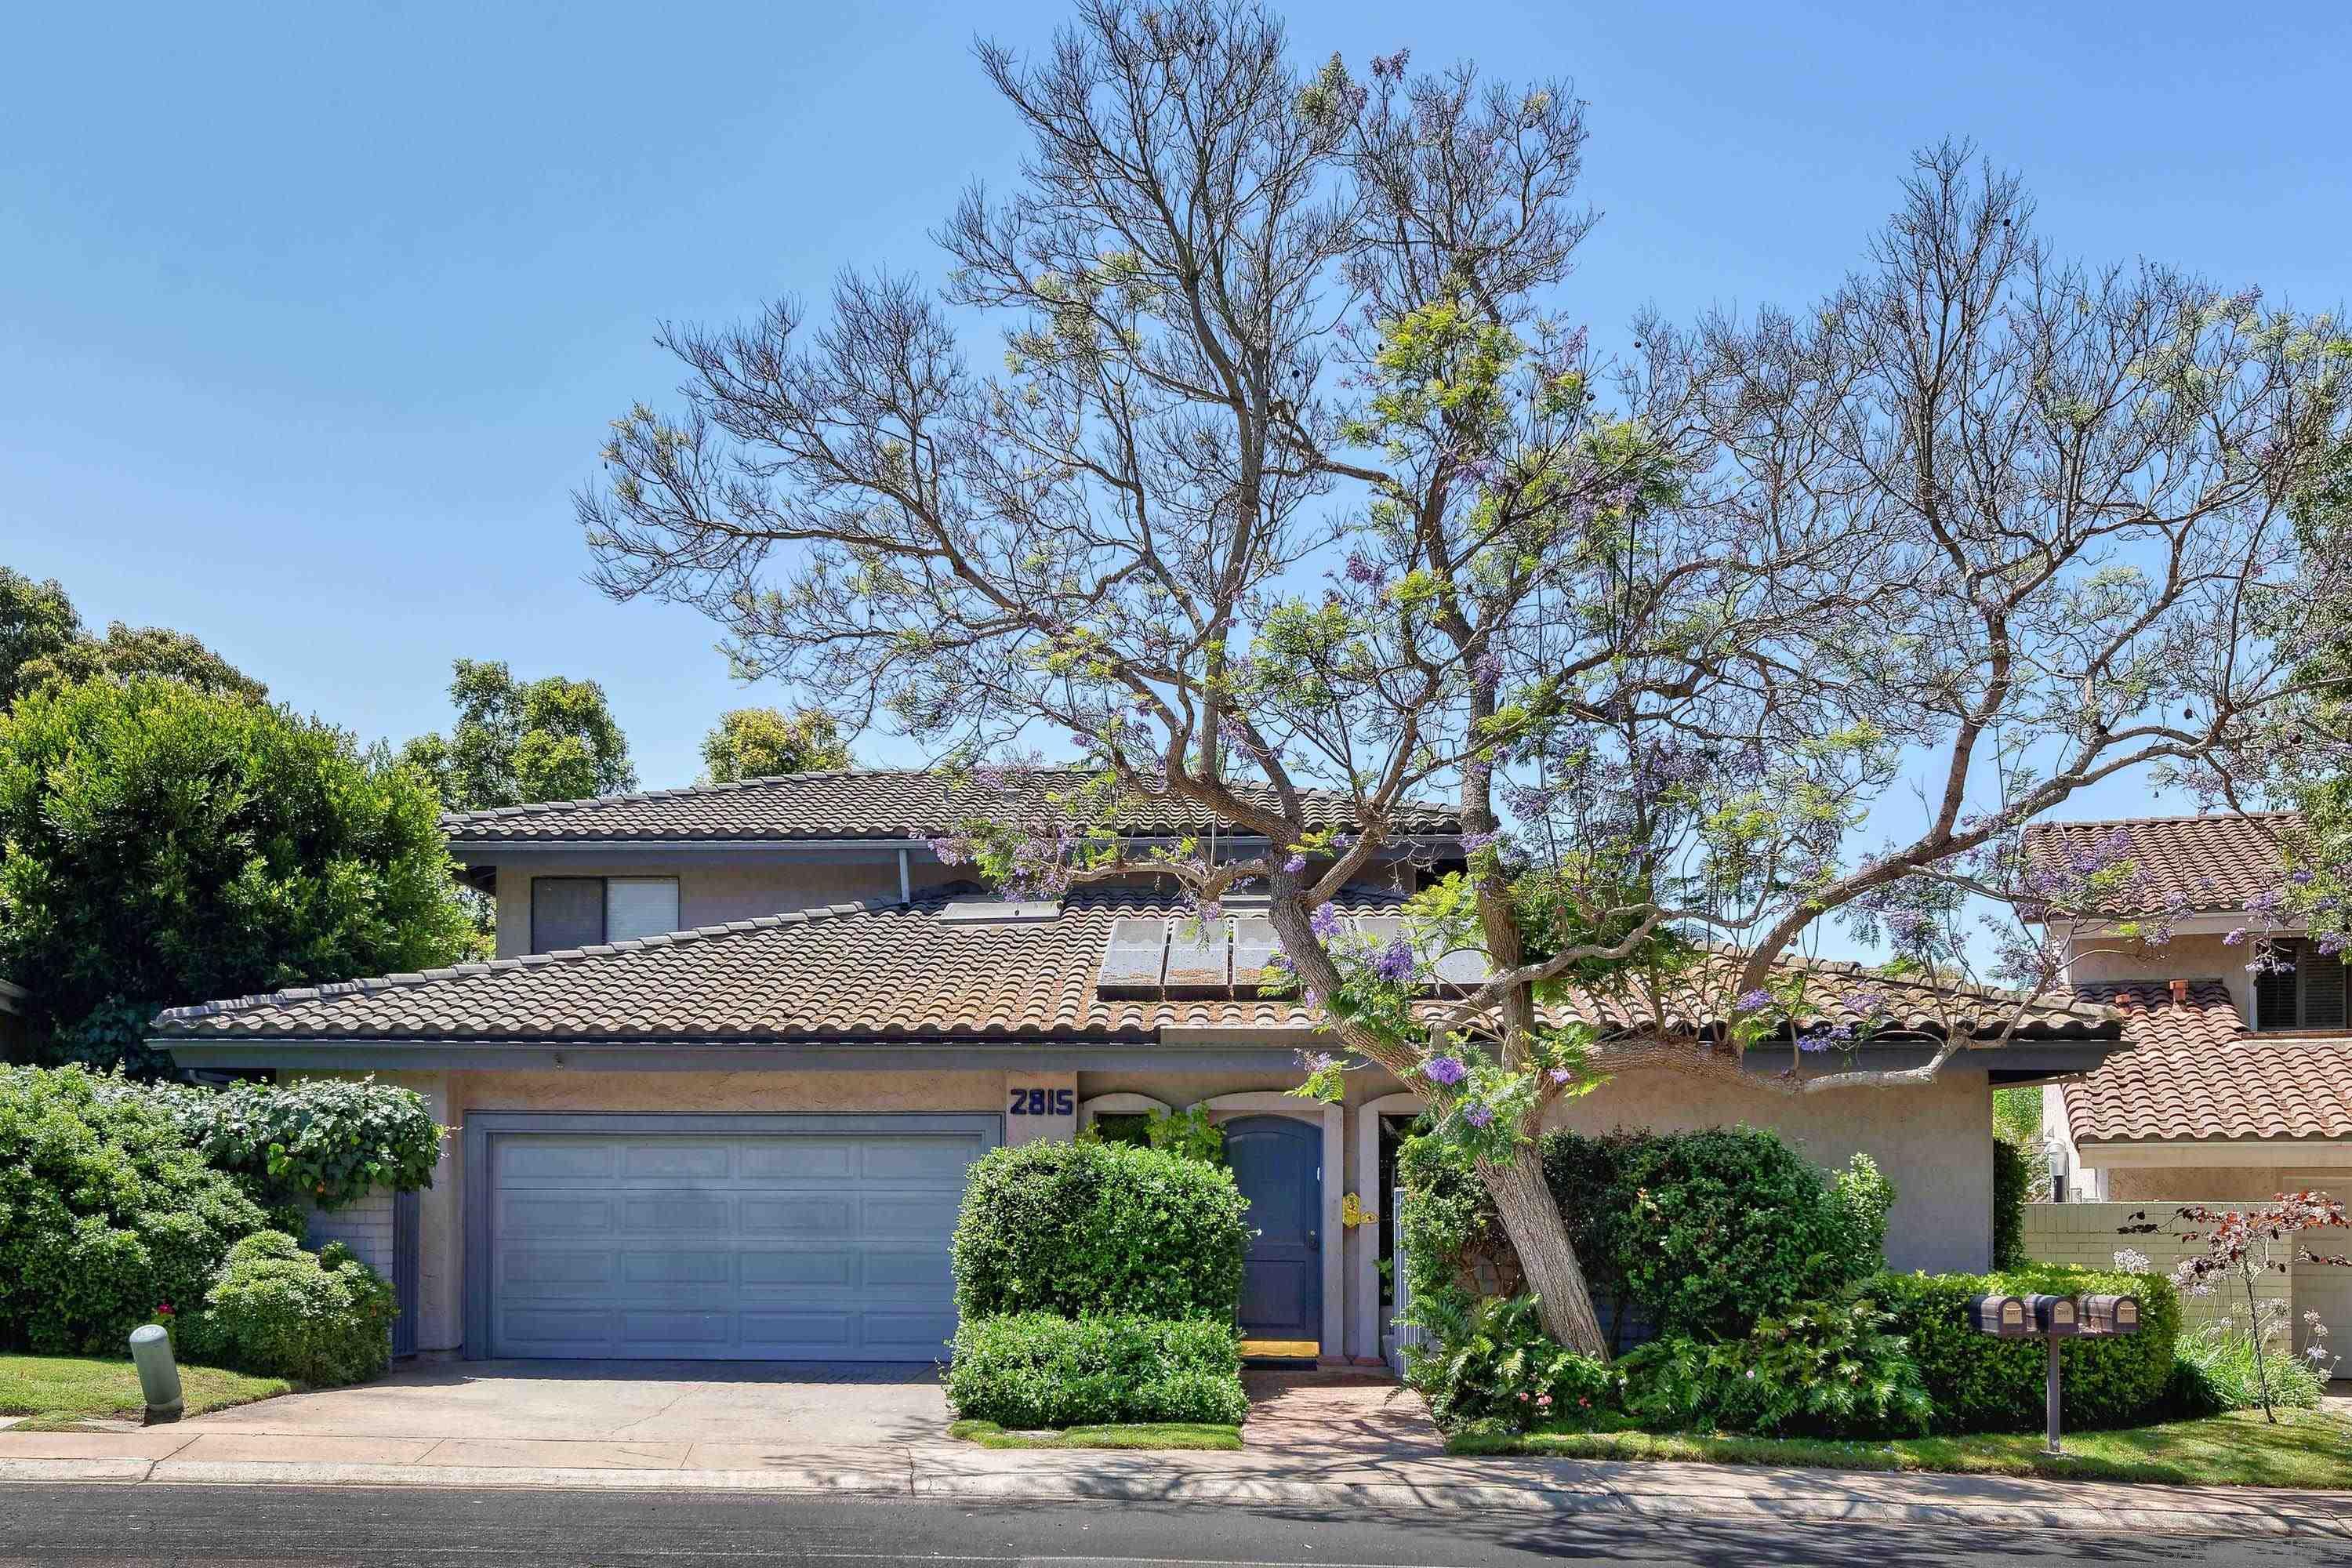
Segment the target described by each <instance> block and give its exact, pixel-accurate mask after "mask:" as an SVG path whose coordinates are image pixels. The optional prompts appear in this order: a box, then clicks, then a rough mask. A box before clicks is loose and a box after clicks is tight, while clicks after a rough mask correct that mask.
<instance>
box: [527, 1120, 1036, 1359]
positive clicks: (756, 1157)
mask: <svg viewBox="0 0 2352 1568" xmlns="http://www.w3.org/2000/svg"><path fill="white" fill-rule="evenodd" d="M992 1142H994V1138H993V1136H992V1133H991V1131H986V1130H981V1129H974V1130H972V1131H961V1130H960V1131H935V1130H933V1131H905V1132H897V1131H842V1130H839V1129H838V1128H835V1127H828V1128H825V1129H823V1130H813V1131H781V1132H772V1131H761V1132H722V1133H698V1132H638V1131H629V1132H547V1133H538V1132H528V1133H524V1132H505V1133H500V1134H499V1135H497V1136H495V1137H493V1138H492V1139H491V1140H490V1142H489V1155H490V1159H489V1163H490V1170H491V1187H490V1194H489V1198H490V1214H489V1227H488V1247H489V1257H490V1261H491V1267H490V1270H489V1272H490V1301H489V1353H490V1354H492V1355H494V1356H562V1357H619V1358H648V1359H650V1358H672V1357H676V1358H681V1359H692V1360H761V1361H765V1360H775V1361H930V1360H933V1359H936V1358H939V1357H940V1356H942V1355H943V1354H944V1353H945V1350H944V1343H945V1342H946V1340H947V1339H948V1337H949V1336H950V1335H951V1334H952V1333H953V1332H954V1331H955V1309H954V1304H953V1285H952V1282H951V1281H950V1277H949V1269H948V1245H949V1238H950V1236H951V1235H952V1233H953V1232H954V1229H955V1220H956V1207H957V1205H958V1202H959V1201H960V1199H961V1195H962V1192H963V1181H964V1173H965V1171H966V1169H967V1168H968V1167H969V1166H970V1165H971V1163H972V1161H974V1160H975V1159H977V1158H979V1157H980V1155H981V1153H982V1152H983V1150H984V1149H985V1148H986V1147H987V1146H988V1144H990V1143H992Z"/></svg>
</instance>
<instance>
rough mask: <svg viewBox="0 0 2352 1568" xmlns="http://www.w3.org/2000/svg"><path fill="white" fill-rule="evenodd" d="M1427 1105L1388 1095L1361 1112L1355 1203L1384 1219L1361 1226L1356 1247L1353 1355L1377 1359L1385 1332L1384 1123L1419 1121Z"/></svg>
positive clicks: (1386, 1197)
mask: <svg viewBox="0 0 2352 1568" xmlns="http://www.w3.org/2000/svg"><path fill="white" fill-rule="evenodd" d="M1427 1109H1428V1107H1427V1105H1426V1104H1425V1103H1424V1102H1423V1100H1422V1098H1421V1096H1419V1095H1417V1094H1384V1095H1382V1096H1381V1097H1380V1098H1379V1099H1378V1100H1366V1101H1364V1103H1363V1104H1361V1105H1360V1106H1358V1107H1356V1201H1357V1202H1358V1203H1360V1204H1362V1205H1364V1207H1365V1208H1367V1209H1369V1210H1370V1211H1371V1212H1372V1213H1374V1214H1376V1215H1380V1216H1381V1217H1380V1220H1379V1223H1378V1224H1375V1225H1360V1226H1357V1227H1356V1234H1357V1235H1358V1236H1359V1237H1361V1238H1362V1239H1361V1240H1360V1241H1357V1242H1355V1243H1353V1244H1352V1245H1353V1246H1354V1247H1355V1248H1356V1313H1355V1318H1356V1343H1355V1347H1354V1350H1353V1352H1351V1353H1353V1354H1356V1355H1369V1356H1377V1355H1379V1354H1380V1353H1381V1331H1382V1330H1383V1329H1384V1328H1385V1327H1386V1326H1387V1325H1385V1324H1383V1323H1382V1322H1381V1234H1380V1233H1381V1226H1384V1225H1387V1224H1389V1223H1390V1221H1391V1219H1393V1218H1394V1217H1395V1216H1394V1215H1391V1214H1390V1213H1389V1201H1390V1194H1387V1193H1385V1192H1381V1191H1379V1190H1378V1189H1379V1187H1380V1181H1381V1117H1383V1116H1418V1115H1420V1114H1421V1113H1422V1112H1423V1110H1427Z"/></svg>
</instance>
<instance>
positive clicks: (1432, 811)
mask: <svg viewBox="0 0 2352 1568" xmlns="http://www.w3.org/2000/svg"><path fill="white" fill-rule="evenodd" d="M1081 776H1082V775H1081V774H1079V773H1076V772H1075V771H1071V770H1062V771H1059V772H1056V773H1051V774H1046V775H1041V777H1042V778H1049V779H1051V780H1053V781H1055V782H1056V783H1059V784H1064V785H1065V786H1066V784H1070V783H1075V782H1076V781H1077V780H1078V779H1079V778H1080V777H1081ZM1258 793H1261V794H1266V795H1268V796H1269V798H1270V795H1271V792H1267V791H1264V790H1260V791H1258ZM1307 805H1308V811H1309V815H1310V820H1311V822H1312V825H1313V826H1318V827H1325V826H1351V825H1352V823H1353V819H1354V814H1353V812H1352V810H1351V809H1350V805H1351V803H1350V802H1349V800H1348V799H1347V797H1346V796H1344V795H1336V794H1332V793H1329V792H1323V791H1317V792H1312V793H1310V794H1309V795H1308V797H1307ZM962 815H963V814H962V813H961V811H960V810H959V809H958V808H957V807H956V806H955V805H954V804H953V803H951V802H950V800H949V798H948V790H947V784H946V780H945V776H944V775H942V774H940V773H927V772H922V771H919V770H905V769H885V768H873V769H845V770H841V771H838V772H834V773H787V774H783V775H781V776H778V777H774V778H758V779H745V780H743V781H742V782H741V783H740V784H696V785H693V786H692V787H690V788H686V789H666V790H650V791H646V792H644V793H642V794H637V795H598V796H594V797H593V798H590V799H586V800H556V801H546V802H542V803H541V804H538V805H509V806H500V807H499V808H497V809H495V810H491V811H467V812H453V813H451V814H449V815H448V816H444V817H443V818H442V819H441V826H442V829H443V831H444V832H446V834H448V836H449V841H450V844H451V846H452V847H456V848H458V849H464V848H466V847H471V846H476V845H489V844H562V843H614V842H627V841H632V840H636V841H643V840H671V839H681V840H694V841H699V842H709V843H730V842H743V843H756V842H763V841H771V840H777V839H794V838H881V839H889V838H907V837H932V836H936V835H939V834H943V833H946V832H949V831H950V830H951V829H953V828H954V827H955V826H956V824H957V821H958V819H959V817H961V816H962ZM1120 826H1121V828H1122V829H1123V830H1124V831H1126V832H1129V833H1133V834H1139V835H1143V836H1148V837H1156V836H1160V835H1173V834H1182V833H1197V832H1205V831H1207V830H1208V829H1209V828H1210V827H1211V826H1214V825H1213V823H1212V822H1211V821H1210V819H1209V817H1208V816H1206V815H1205V814H1204V813H1202V811H1201V810H1200V808H1199V807H1197V806H1195V805H1192V803H1191V802H1189V801H1181V800H1175V799H1172V798H1169V797H1164V796H1163V797H1157V798H1154V799H1151V800H1148V801H1146V802H1144V803H1142V804H1141V805H1139V806H1138V807H1137V808H1136V809H1135V810H1134V811H1133V812H1131V813H1130V814H1129V816H1128V817H1127V818H1125V819H1124V820H1123V821H1122V822H1121V823H1120ZM1395 826H1396V827H1397V828H1398V829H1400V830H1401V831H1403V832H1408V833H1453V832H1455V831H1458V829H1459V818H1458V817H1457V816H1455V814H1454V813H1453V812H1452V811H1450V810H1447V809H1445V808H1443V807H1438V806H1414V807H1411V808H1409V809H1407V810H1406V811H1404V812H1403V813H1402V814H1400V816H1399V818H1398V820H1397V821H1396V823H1395Z"/></svg>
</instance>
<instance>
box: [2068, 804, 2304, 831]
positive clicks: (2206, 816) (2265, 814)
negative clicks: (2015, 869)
mask: <svg viewBox="0 0 2352 1568" xmlns="http://www.w3.org/2000/svg"><path fill="white" fill-rule="evenodd" d="M2302 815H2303V813H2301V812H2300V811H2297V810H2295V809H2294V808H2293V807H2291V806H2281V807H2277V808H2274V809H2268V810H2263V811H2190V812H2178V813H2173V814H2170V815H2165V816H2067V817H2054V816H2053V817H2042V818H2041V819H2040V820H2038V821H2034V822H2029V823H2027V824H2026V825H2025V831H2026V832H2028V833H2032V832H2034V831H2036V830H2041V831H2044V832H2048V831H2053V830H2055V829H2058V828H2064V827H2137V826H2141V825H2142V824H2147V825H2149V826H2153V825H2155V824H2158V823H2173V822H2253V821H2260V820H2267V819H2271V818H2277V817H2289V816H2302Z"/></svg>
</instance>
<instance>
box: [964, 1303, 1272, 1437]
mask: <svg viewBox="0 0 2352 1568" xmlns="http://www.w3.org/2000/svg"><path fill="white" fill-rule="evenodd" d="M1241 1370H1242V1361H1241V1342H1240V1341H1239V1340H1238V1338H1236V1336H1235V1334H1234V1330H1233V1328H1232V1327H1231V1326H1230V1325H1229V1324H1227V1323H1223V1322H1210V1321H1207V1320H1205V1319H1201V1318H1180V1319H1155V1318H1142V1317H1135V1316H1131V1315H1129V1314H1125V1313H1119V1314H1111V1315H1105V1316H1101V1317H1091V1318H1062V1317H1056V1316H1055V1315H1054V1314H1052V1313H1050V1312H1022V1313H1017V1314H1012V1315H1008V1316H1003V1317H987V1318H977V1319H975V1318H966V1319H965V1320H964V1321H963V1324H962V1326H961V1327H960V1328H958V1329H957V1330H956V1337H955V1362H954V1364H953V1365H952V1366H950V1368H949V1370H948V1384H947V1389H948V1403H949V1404H950V1405H954V1406H955V1410H956V1414H957V1415H960V1416H961V1417H963V1418H964V1419H966V1420H979V1421H993V1422H995V1423H996V1424H997V1425H999V1426H1010V1427H1015V1428H1028V1429H1034V1428H1036V1427H1044V1426H1094V1425H1097V1424H1101V1423H1106V1422H1129V1421H1214V1422H1222V1423H1224V1424H1226V1425H1230V1426H1238V1425H1240V1424H1241V1421H1242V1418H1243V1417H1244V1415H1247V1414H1248V1409H1249V1406H1248V1402H1247V1400H1246V1399H1245V1398H1244V1395H1243V1394H1242V1377H1241Z"/></svg>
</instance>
